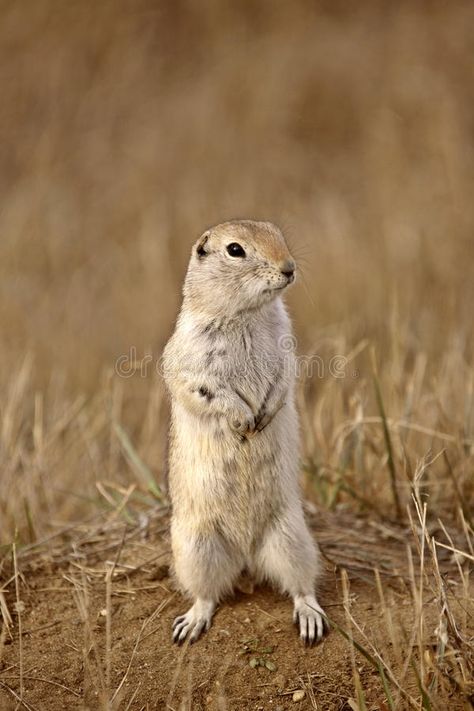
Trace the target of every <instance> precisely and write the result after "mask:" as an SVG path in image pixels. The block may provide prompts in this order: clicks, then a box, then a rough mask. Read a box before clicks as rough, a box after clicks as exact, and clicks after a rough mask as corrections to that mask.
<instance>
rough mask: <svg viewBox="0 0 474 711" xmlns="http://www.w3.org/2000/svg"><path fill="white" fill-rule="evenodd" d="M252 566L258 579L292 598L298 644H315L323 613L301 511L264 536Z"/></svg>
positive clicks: (313, 548)
mask: <svg viewBox="0 0 474 711" xmlns="http://www.w3.org/2000/svg"><path fill="white" fill-rule="evenodd" d="M255 565H256V569H257V574H258V575H259V577H261V578H263V579H267V580H269V581H270V582H273V583H274V584H276V585H277V586H278V587H279V588H280V589H282V590H283V591H284V592H287V593H289V594H290V595H291V597H292V598H293V604H294V612H293V622H294V623H295V624H297V625H298V627H299V633H300V638H301V640H302V642H303V643H304V644H309V645H313V644H314V643H315V642H319V641H320V640H321V639H322V637H323V634H324V625H325V620H324V611H323V609H322V608H321V606H320V604H319V603H318V601H317V599H316V596H315V592H314V585H315V580H316V577H317V574H318V571H319V552H318V549H317V547H316V544H315V543H314V541H313V538H312V536H311V533H310V532H309V530H308V528H307V526H306V523H305V521H304V518H303V511H302V510H301V511H298V512H295V511H293V512H291V514H290V513H288V514H287V516H285V517H284V518H282V519H281V520H280V521H278V522H277V523H276V524H274V525H273V526H272V527H271V528H270V529H269V530H268V531H267V532H266V534H265V536H264V539H263V542H262V545H261V546H260V549H259V551H258V553H257V556H256V559H255Z"/></svg>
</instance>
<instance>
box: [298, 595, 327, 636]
mask: <svg viewBox="0 0 474 711" xmlns="http://www.w3.org/2000/svg"><path fill="white" fill-rule="evenodd" d="M293 622H294V623H295V624H296V625H298V626H299V630H300V639H301V641H302V642H303V643H304V644H305V645H309V646H310V647H311V646H312V645H313V644H314V643H315V642H320V641H321V640H322V638H323V634H324V626H325V624H326V625H327V623H326V621H325V615H324V611H323V609H322V607H321V605H320V604H319V603H318V601H317V600H316V598H315V597H314V595H298V596H297V597H296V598H295V609H294V612H293Z"/></svg>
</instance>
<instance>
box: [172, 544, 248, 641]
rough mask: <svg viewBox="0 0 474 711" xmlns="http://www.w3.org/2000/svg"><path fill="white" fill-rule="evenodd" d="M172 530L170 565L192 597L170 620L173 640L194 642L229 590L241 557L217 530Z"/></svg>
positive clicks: (241, 561) (206, 627) (205, 628)
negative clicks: (188, 603) (193, 532)
mask: <svg viewBox="0 0 474 711" xmlns="http://www.w3.org/2000/svg"><path fill="white" fill-rule="evenodd" d="M177 534H178V531H176V530H175V531H172V541H173V554H174V567H175V571H176V576H177V578H178V581H179V583H180V584H181V586H182V587H183V588H184V589H185V590H186V591H187V592H188V593H189V594H190V595H192V597H193V599H194V604H193V605H192V607H191V608H190V609H189V610H188V611H187V612H186V613H185V614H184V615H180V616H179V617H177V618H176V619H175V621H174V623H173V641H174V642H177V643H178V644H181V643H182V642H184V640H185V639H186V637H188V636H189V641H190V642H191V643H192V642H195V641H196V640H197V639H198V638H199V637H200V635H201V633H202V632H204V631H207V630H208V629H209V627H210V626H211V621H212V617H213V615H214V611H215V609H216V606H217V603H218V602H219V600H220V599H221V597H222V596H223V595H225V594H226V593H228V592H231V591H232V588H233V585H234V582H235V580H236V579H237V578H238V576H239V573H240V572H241V570H242V568H243V560H242V556H241V555H240V554H239V553H238V552H237V551H236V550H234V549H233V548H232V547H231V546H230V545H229V544H228V543H227V541H226V540H225V539H224V538H223V536H222V535H221V534H220V533H218V532H213V533H207V534H206V535H196V534H194V535H193V534H191V533H190V532H187V533H185V532H183V531H182V530H181V531H179V535H177Z"/></svg>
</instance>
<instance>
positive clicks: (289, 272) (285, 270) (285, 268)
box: [281, 259, 295, 281]
mask: <svg viewBox="0 0 474 711" xmlns="http://www.w3.org/2000/svg"><path fill="white" fill-rule="evenodd" d="M281 273H282V274H283V275H284V276H286V278H287V279H288V281H293V279H294V276H295V263H294V261H293V260H292V259H288V260H287V261H286V262H284V263H283V264H282V266H281Z"/></svg>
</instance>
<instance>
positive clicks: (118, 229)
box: [0, 0, 474, 541]
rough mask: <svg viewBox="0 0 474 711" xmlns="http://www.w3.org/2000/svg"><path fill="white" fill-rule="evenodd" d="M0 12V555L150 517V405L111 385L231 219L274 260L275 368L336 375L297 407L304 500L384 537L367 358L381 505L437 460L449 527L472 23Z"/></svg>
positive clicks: (465, 436) (144, 386) (470, 284)
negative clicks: (84, 526)
mask: <svg viewBox="0 0 474 711" xmlns="http://www.w3.org/2000/svg"><path fill="white" fill-rule="evenodd" d="M1 10H2V23H1V26H0V91H1V97H2V101H1V104H0V132H1V137H2V161H1V164H0V185H1V192H2V207H1V210H0V343H1V350H0V384H1V389H2V390H1V392H2V397H1V402H0V407H1V413H0V414H1V418H2V429H1V438H0V455H1V462H2V474H1V475H0V476H1V479H2V483H1V493H0V512H1V524H0V536H1V537H2V538H3V540H4V541H5V540H9V539H10V538H11V536H12V535H13V533H14V531H15V530H19V531H20V533H21V535H22V536H23V537H24V538H26V539H28V538H29V539H31V540H33V539H34V538H35V537H36V536H38V535H39V534H40V533H44V532H45V531H47V530H48V527H50V526H51V524H53V523H55V522H58V521H59V522H64V521H65V520H68V519H77V518H79V517H80V516H84V515H85V513H86V512H90V507H91V505H92V503H94V502H96V499H97V497H98V498H99V499H100V500H101V501H102V502H103V503H105V504H107V496H109V497H110V501H109V502H108V503H109V504H110V505H112V506H113V505H114V503H115V504H116V503H117V501H120V500H121V497H122V496H129V497H131V496H132V494H131V493H130V494H128V495H127V493H126V492H127V491H129V489H128V486H129V484H130V481H133V482H135V485H136V487H137V490H136V491H134V492H133V496H136V495H138V494H140V495H141V496H142V497H145V499H144V500H145V501H146V500H147V499H146V497H147V496H148V495H150V493H151V495H152V496H153V495H156V488H155V484H154V482H158V484H161V483H162V482H163V471H164V464H163V459H164V435H165V430H166V404H165V402H164V400H163V391H162V386H161V383H160V382H159V379H158V378H156V377H154V376H152V375H151V374H150V373H149V375H148V377H147V378H140V377H139V376H138V375H136V376H133V377H131V378H129V379H123V378H118V377H117V376H116V375H115V374H114V363H115V361H116V359H117V358H118V357H119V356H121V355H123V354H127V353H130V352H131V348H134V349H135V352H136V354H137V357H138V358H141V357H143V356H144V355H146V354H153V356H154V357H156V358H158V357H159V355H160V352H161V349H162V347H163V345H164V343H165V342H166V340H167V338H168V336H169V334H170V332H171V329H172V325H173V321H174V318H175V316H176V313H177V309H178V308H179V303H180V288H181V283H182V279H183V276H184V272H185V268H186V264H187V260H188V256H189V250H190V246H191V244H192V242H193V241H194V240H195V239H196V238H197V236H198V235H199V234H200V233H201V232H202V231H204V229H205V228H206V227H207V226H209V225H212V224H214V223H217V222H220V221H222V220H225V219H230V218H233V217H253V218H262V219H270V220H273V221H274V222H276V223H278V224H279V225H280V226H281V227H282V228H283V230H284V231H285V233H286V234H287V236H288V239H289V242H290V244H291V245H292V248H293V249H294V253H295V256H296V257H297V259H298V260H299V265H300V269H301V277H300V279H299V283H298V284H297V286H296V287H295V288H294V289H293V290H292V292H291V295H290V297H289V302H290V307H291V311H292V314H293V315H294V318H295V324H296V331H297V335H298V342H299V350H300V352H301V353H317V354H319V355H321V356H322V357H328V358H329V357H330V356H331V355H333V354H335V353H342V354H344V355H346V356H349V357H350V359H351V364H353V365H354V370H352V369H351V371H350V373H348V376H347V377H346V378H344V379H342V380H334V379H333V378H329V377H326V378H324V379H313V380H312V381H311V382H309V383H306V384H305V385H306V387H305V388H304V393H303V395H302V409H303V434H304V446H305V462H306V464H305V468H306V471H307V472H308V475H307V484H308V486H307V492H308V494H309V495H311V496H314V497H315V498H316V500H317V501H318V503H320V504H322V505H325V506H328V507H333V506H336V505H338V504H341V505H355V506H367V502H368V501H371V502H372V505H373V506H375V507H377V508H379V509H380V511H381V512H382V514H383V515H387V516H392V515H393V500H392V496H391V493H390V487H389V477H388V474H387V467H388V468H389V469H390V467H391V464H390V461H389V460H390V452H389V451H388V450H387V440H386V437H384V431H383V427H382V424H383V418H382V419H381V413H380V406H379V405H378V404H377V401H376V399H375V398H374V390H373V383H372V366H371V363H370V358H369V353H370V351H371V350H375V354H376V360H377V363H378V371H379V375H378V377H379V381H380V385H381V390H382V393H383V403H384V409H385V414H386V417H387V418H388V427H389V431H390V432H391V436H392V438H393V441H392V443H391V444H392V447H393V459H394V468H395V474H396V476H397V477H398V479H399V482H398V487H399V491H400V496H401V497H402V506H404V501H405V499H406V497H408V496H409V493H410V485H409V483H408V482H409V481H410V477H411V476H412V475H413V472H414V471H415V470H416V467H417V465H418V464H419V462H420V461H423V462H425V463H426V461H429V460H430V457H434V456H436V455H439V456H438V458H437V460H436V463H435V465H433V467H432V468H430V467H427V469H429V471H430V472H431V469H432V470H433V471H432V474H430V476H432V477H433V478H432V480H431V479H430V480H429V483H430V485H432V486H433V488H432V490H430V491H431V496H432V502H433V503H434V504H436V505H439V507H441V508H440V510H441V509H442V510H443V511H444V512H446V515H448V516H449V515H452V516H455V515H456V514H455V511H456V510H457V506H458V504H459V502H460V501H464V506H465V508H467V506H468V505H469V502H470V501H472V496H473V484H472V463H473V457H472V440H473V426H474V406H473V368H472V347H473V342H472V339H473V332H472V313H473V305H474V243H473V240H474V231H473V228H474V210H473V207H472V203H473V195H474V152H473V148H474V141H473V130H474V81H473V78H474V77H473V60H474V45H473V36H474V34H473V30H474V5H473V4H472V2H469V1H463V0H457V1H456V2H451V3H448V2H435V1H433V2H428V1H426V2H422V1H420V2H399V3H389V2H375V1H373V2H371V1H369V0H364V1H363V2H358V3H356V2H342V1H339V0H337V1H336V2H329V1H328V2H306V1H305V0H298V1H297V2H291V3H290V2H270V1H269V0H267V1H263V2H260V3H252V2H247V1H244V2H242V1H241V2H237V1H235V2H232V1H230V0H229V1H227V2H217V1H210V2H206V3H201V2H197V1H196V0H180V1H178V2H173V3H166V2H161V3H159V2H153V1H152V0H134V1H133V2H127V1H125V0H113V1H112V0H101V2H99V3H98V2H95V1H93V0H66V1H64V0H29V1H28V0H20V2H10V1H8V0H7V1H3V2H2V3H1ZM351 368H352V365H351ZM400 423H402V424H400ZM403 423H404V424H403ZM443 449H445V450H446V452H444V453H443V451H442V450H443ZM425 457H428V460H426V459H423V458H425ZM423 471H424V470H423ZM426 476H428V474H427V475H426ZM97 482H102V484H100V486H102V489H103V491H102V492H101V491H100V486H99V492H98V491H97ZM104 482H105V483H104ZM104 487H105V489H104ZM107 487H108V489H107ZM114 487H115V488H114ZM117 487H118V488H117ZM104 491H106V493H107V492H108V494H107V496H105V495H104ZM348 492H349V493H348ZM351 492H352V493H351ZM404 497H405V499H404ZM127 501H128V499H127ZM364 502H365V503H364Z"/></svg>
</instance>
